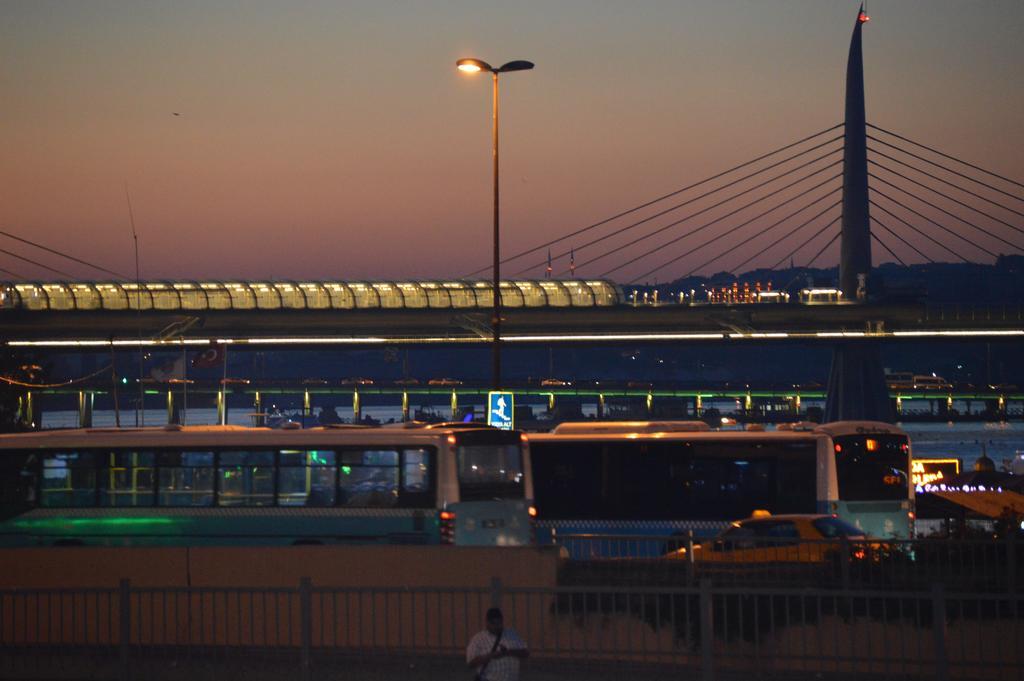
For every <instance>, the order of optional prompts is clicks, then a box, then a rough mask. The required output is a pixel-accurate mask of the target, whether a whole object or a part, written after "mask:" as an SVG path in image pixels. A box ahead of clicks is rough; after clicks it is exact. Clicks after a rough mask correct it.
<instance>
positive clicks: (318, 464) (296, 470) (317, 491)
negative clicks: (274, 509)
mask: <svg viewBox="0 0 1024 681" xmlns="http://www.w3.org/2000/svg"><path fill="white" fill-rule="evenodd" d="M278 456H279V457H280V458H279V462H280V464H279V465H280V468H279V469H278V474H277V475H278V477H277V504H278V506H311V507H323V506H334V499H335V490H334V478H335V475H336V474H337V468H336V466H335V465H334V463H335V455H334V452H333V451H320V450H311V451H304V450H282V451H281V452H280V453H279V454H278Z"/></svg>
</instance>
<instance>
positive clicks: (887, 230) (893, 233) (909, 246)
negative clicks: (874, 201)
mask: <svg viewBox="0 0 1024 681" xmlns="http://www.w3.org/2000/svg"><path fill="white" fill-rule="evenodd" d="M871 221H872V222H874V223H875V224H876V225H878V226H879V227H881V228H882V229H884V230H885V231H886V232H888V233H889V234H891V235H892V236H894V237H895V238H897V239H899V240H900V241H901V242H902V243H903V245H905V246H906V247H907V248H909V249H911V250H913V251H914V252H915V253H917V254H918V255H919V256H921V257H922V258H923V259H925V260H927V261H928V262H930V263H933V264H934V263H935V261H934V260H932V259H931V258H929V257H928V256H927V255H925V254H924V253H923V252H922V251H921V250H919V249H918V248H917V246H915V245H913V244H912V243H910V242H909V241H907V240H906V239H904V238H903V237H901V236H900V235H899V234H897V233H896V232H895V231H894V230H893V229H891V228H890V227H889V226H888V225H886V224H885V223H884V222H882V221H881V220H879V219H878V218H876V217H875V216H874V215H872V216H871Z"/></svg>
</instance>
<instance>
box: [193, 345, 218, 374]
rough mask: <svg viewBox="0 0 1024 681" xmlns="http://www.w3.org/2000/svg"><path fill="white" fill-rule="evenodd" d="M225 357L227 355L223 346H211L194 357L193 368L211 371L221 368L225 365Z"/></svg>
mask: <svg viewBox="0 0 1024 681" xmlns="http://www.w3.org/2000/svg"><path fill="white" fill-rule="evenodd" d="M225 357H227V353H226V352H225V349H224V346H223V345H211V346H210V347H208V348H206V349H205V350H203V351H202V352H200V353H197V354H196V355H195V356H193V357H192V368H193V369H209V368H211V367H216V366H220V365H221V364H223V363H224V358H225Z"/></svg>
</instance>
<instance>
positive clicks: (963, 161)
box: [867, 123, 1024, 200]
mask: <svg viewBox="0 0 1024 681" xmlns="http://www.w3.org/2000/svg"><path fill="white" fill-rule="evenodd" d="M867 126H868V127H869V128H872V129H873V130H878V131H879V132H884V133H885V134H886V135H890V136H892V137H895V138H896V139H898V140H901V141H903V142H907V143H909V144H912V145H914V146H915V147H919V148H921V149H925V150H927V151H930V152H931V153H933V154H936V155H938V156H941V157H942V158H946V159H949V160H950V161H956V162H957V163H959V164H961V165H965V166H967V167H968V168H972V169H973V170H977V171H979V172H982V173H984V174H986V175H989V176H990V177H995V178H998V179H1000V180H1002V181H1003V182H1007V183H1009V184H1012V185H1015V186H1017V187H1020V188H1021V189H1024V184H1021V183H1020V182H1017V181H1016V180H1011V179H1010V178H1008V177H1004V176H1003V175H1000V174H998V173H994V172H992V171H991V170H986V169H985V168H982V167H981V166H978V165H975V164H973V163H970V162H968V161H965V160H963V159H961V158H957V157H956V156H950V155H949V154H946V153H944V152H941V151H939V150H938V149H935V148H933V147H929V146H928V145H926V144H921V143H920V142H915V141H914V140H912V139H909V138H907V137H904V136H902V135H899V134H897V133H895V132H892V131H891V130H886V129H885V128H880V127H878V126H877V125H872V124H871V123H868V124H867ZM996 191H999V190H996ZM1008 196H1012V194H1010V195H1008ZM1014 198H1018V197H1014ZM1018 200H1024V199H1018Z"/></svg>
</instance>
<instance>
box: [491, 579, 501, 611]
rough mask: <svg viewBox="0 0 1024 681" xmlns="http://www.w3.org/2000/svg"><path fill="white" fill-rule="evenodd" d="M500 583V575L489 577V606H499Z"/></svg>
mask: <svg viewBox="0 0 1024 681" xmlns="http://www.w3.org/2000/svg"><path fill="white" fill-rule="evenodd" d="M501 592H502V584H501V577H491V607H492V608H500V607H501Z"/></svg>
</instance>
